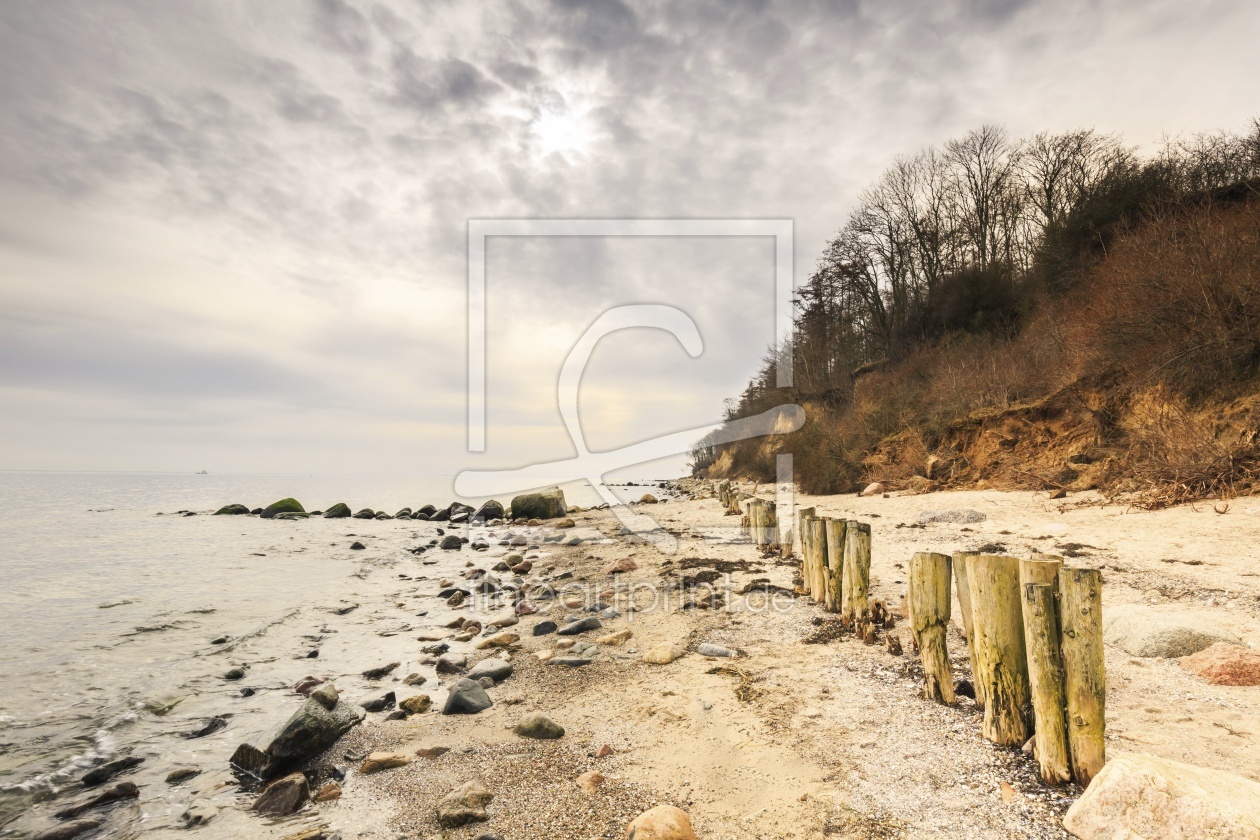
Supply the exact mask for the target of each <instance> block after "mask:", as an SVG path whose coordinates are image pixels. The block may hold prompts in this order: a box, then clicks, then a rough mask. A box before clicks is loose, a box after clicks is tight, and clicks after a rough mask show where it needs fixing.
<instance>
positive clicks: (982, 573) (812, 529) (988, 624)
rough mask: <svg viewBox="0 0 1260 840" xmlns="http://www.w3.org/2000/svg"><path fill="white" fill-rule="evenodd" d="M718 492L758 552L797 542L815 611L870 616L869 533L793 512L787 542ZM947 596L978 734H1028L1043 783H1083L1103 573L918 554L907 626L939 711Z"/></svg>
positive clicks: (1101, 675) (1091, 769)
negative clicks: (978, 712)
mask: <svg viewBox="0 0 1260 840" xmlns="http://www.w3.org/2000/svg"><path fill="white" fill-rule="evenodd" d="M717 493H718V499H719V501H721V503H722V504H723V505H725V506H726V508H727V509H728V511H729V512H731V513H737V514H742V515H743V517H744V519H743V524H744V525H745V526H746V527H747V529H748V533H749V535H750V537H751V538H752V540H753V541H754V543H755V544H756V545H757V546H758V547H759V548H761V549H763V550H767V551H773V550H778V551H780V552H781V553H782V554H783V555H785V556H786V555H789V554H790V553H791V552H792V549H793V542H794V541H795V540H794V537H796V536H797V535H799V543H800V550H801V578H802V580H803V592H804V594H807V595H808V596H809V597H810V598H811V599H812V600H813V601H814V602H815V603H818V604H820V605H822V606H823V607H824V608H825V609H827V610H828V611H830V612H837V613H840V616H841V620H850V621H859V620H862V619H864V618H865V617H866V616H867V615H868V597H869V596H868V590H869V586H870V568H871V527H870V525H869V524H867V523H865V522H859V521H857V520H854V519H840V518H830V517H819V516H816V515H815V512H814V509H813V508H805V509H801V510H797V511H796V516H795V525H796V530H797V535H794V534H792V533H791V532H790V530H789V529H788V528H786V527H783V526H781V524H780V517H779V516H778V515H777V511H776V509H775V503H774V502H771V501H767V500H765V499H758V498H756V497H755V496H752V495H750V494H748V493H743V492H739V491H736V490H735V489H734V488H733V487H732V486H731V485H730V483H729V482H721V483H719V485H718V487H717ZM955 587H956V588H957V594H958V603H959V605H960V607H961V612H962V615H961V616H960V618H961V624H962V628H963V635H964V636H965V637H966V640H967V653H968V657H969V658H970V661H971V672H972V674H973V684H974V688H975V694H976V697H975V699H976V703H977V705H978V706H980V707H981V708H982V709H983V710H984V723H983V733H984V736H985V737H986V738H987V739H989V740H990V741H992V742H994V743H995V744H1000V745H1003V746H1009V747H1019V746H1021V745H1023V744H1024V743H1025V742H1026V741H1027V740H1028V739H1029V737H1030V736H1031V737H1033V738H1034V741H1033V743H1034V745H1035V755H1036V756H1037V761H1038V763H1039V765H1040V770H1041V778H1042V780H1043V781H1045V782H1046V783H1047V784H1060V783H1063V782H1066V781H1069V780H1074V781H1076V782H1077V783H1078V784H1080V785H1082V786H1085V785H1088V784H1089V782H1090V780H1091V779H1092V778H1093V777H1094V776H1095V775H1096V774H1097V773H1098V772H1099V771H1100V770H1101V769H1102V766H1103V762H1104V760H1105V747H1104V739H1105V716H1106V675H1105V672H1104V665H1103V645H1102V573H1101V572H1099V571H1097V570H1094V569H1077V568H1070V567H1065V566H1064V565H1063V558H1061V557H1053V556H1050V555H1046V554H1036V555H1034V556H1033V557H1032V558H1030V559H1028V560H1020V559H1017V558H1015V557H1006V556H997V555H985V554H979V553H977V552H969V551H962V552H958V553H956V554H954V555H953V556H952V557H951V556H950V555H947V554H936V553H932V552H920V553H917V554H915V555H914V557H913V558H912V559H911V561H910V570H909V592H908V594H907V596H906V617H907V618H908V619H909V624H910V632H911V634H912V636H913V638H914V642H915V646H916V647H917V648H918V650H919V655H920V658H921V660H922V663H923V672H924V693H925V695H926V696H927V697H929V698H931V699H935V700H937V701H939V702H942V703H947V704H953V703H954V702H955V697H954V674H953V668H952V666H951V665H950V660H949V649H948V645H947V641H946V626H947V625H948V623H949V620H950V618H951V613H952V604H953V590H954V588H955ZM1029 709H1031V718H1030V716H1029V714H1028V710H1029Z"/></svg>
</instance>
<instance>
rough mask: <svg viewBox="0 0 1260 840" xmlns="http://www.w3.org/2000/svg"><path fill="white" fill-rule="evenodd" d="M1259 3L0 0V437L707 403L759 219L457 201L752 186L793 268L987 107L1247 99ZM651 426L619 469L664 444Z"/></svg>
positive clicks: (162, 441) (1019, 122)
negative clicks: (604, 317) (494, 233)
mask: <svg viewBox="0 0 1260 840" xmlns="http://www.w3.org/2000/svg"><path fill="white" fill-rule="evenodd" d="M1257 31H1260V4H1256V3H1251V2H1246V1H1245V0H1239V1H1238V2H1213V1H1212V0H1205V2H1195V3H1186V2H1183V1H1182V2H1164V1H1163V0H1143V1H1142V2H1123V1H1122V0H1118V1H1117V2H1106V3H1103V2H1086V1H1084V0H1066V1H1065V0H1056V1H1055V2H1020V1H1019V0H976V2H961V0H939V2H933V3H908V2H896V0H892V1H891V2H890V1H889V0H882V2H865V1H864V0H851V1H850V2H833V3H822V2H785V3H771V2H717V1H716V0H715V2H699V1H697V0H689V1H688V2H650V3H622V2H620V0H599V1H598V2H590V3H585V2H576V0H555V2H524V1H523V0H518V1H517V2H504V3H494V2H486V3H481V2H478V3H466V2H436V3H429V2H420V1H419V0H213V2H201V1H200V0H151V2H133V1H131V0H82V1H80V0H5V2H4V3H3V4H0V406H2V409H0V469H62V470H73V469H84V470H172V471H193V470H199V469H203V468H204V469H207V470H209V471H211V472H303V473H398V474H431V475H448V474H452V473H455V472H457V471H459V470H462V469H466V468H475V469H499V468H512V467H517V466H522V465H525V464H530V463H535V462H541V461H551V460H556V459H561V458H566V457H570V456H572V455H573V453H574V445H573V443H572V442H571V441H570V439H569V436H568V433H567V432H566V430H565V428H564V426H563V424H562V422H561V417H560V410H559V407H558V403H557V400H558V397H557V387H556V382H557V375H558V373H559V370H560V366H561V364H562V363H563V361H564V358H565V356H566V355H567V354H568V352H569V350H570V349H571V348H572V347H573V346H574V344H575V342H577V340H578V339H579V338H580V337H581V335H582V334H583V332H584V331H585V330H586V329H587V327H588V326H590V325H591V323H592V322H593V321H594V320H595V319H596V318H597V317H599V315H600V314H601V313H602V312H604V311H606V310H608V309H609V308H611V307H615V306H620V305H625V304H639V303H658V304H667V305H670V306H675V307H678V308H680V309H682V310H683V311H684V312H685V313H687V314H688V315H689V316H690V317H691V319H692V320H693V321H694V322H695V324H696V326H697V328H698V329H699V332H700V334H701V336H702V339H703V343H704V349H703V352H702V353H701V354H700V355H699V356H698V357H695V358H692V357H691V356H690V355H689V354H688V353H687V352H686V351H684V349H683V348H682V347H681V346H680V344H679V342H678V341H677V340H676V339H675V338H673V337H672V336H670V335H669V334H667V333H664V332H661V331H659V330H648V329H636V330H627V331H623V332H619V333H615V334H613V335H610V336H608V337H606V338H604V339H603V341H601V342H600V344H599V346H598V347H597V349H596V351H595V353H594V355H593V357H592V359H591V361H590V364H589V365H588V366H587V368H586V370H585V373H584V376H583V379H582V391H581V396H580V412H581V418H582V430H583V433H584V436H585V439H586V443H587V445H588V446H589V447H590V448H591V449H592V450H605V449H615V448H618V447H622V446H625V445H628V444H631V443H634V442H637V441H642V440H646V439H650V438H653V437H655V436H658V435H662V434H666V433H670V432H676V431H680V430H684V429H689V428H693V427H700V426H704V425H706V424H709V423H712V422H714V421H716V420H718V419H719V418H720V416H721V412H722V410H723V406H724V401H725V400H726V399H728V398H730V397H733V396H736V395H737V394H738V393H739V391H740V390H742V388H743V386H744V384H745V383H746V382H747V380H748V378H749V376H750V375H751V374H752V373H753V372H754V371H755V369H756V368H757V366H758V363H759V361H760V359H761V358H762V357H763V355H764V354H765V353H766V351H767V348H768V347H769V346H770V344H771V343H772V342H773V340H774V297H773V293H774V240H773V239H771V238H768V237H714V238H707V237H706V238H691V239H684V238H673V237H660V238H647V239H626V238H612V237H609V238H589V237H585V238H575V237H537V238H510V239H509V238H492V239H490V240H489V242H488V252H487V258H486V288H487V300H488V304H487V317H486V322H485V331H486V336H487V342H486V357H487V370H486V375H487V411H488V425H487V447H486V451H485V452H482V453H470V452H468V446H467V431H466V413H467V393H466V388H467V371H466V366H467V349H466V344H467V335H468V332H467V331H468V309H467V275H468V264H467V247H468V235H467V232H468V225H469V220H472V219H645V218H646V219H672V218H682V219H788V220H791V221H792V223H793V234H794V237H793V243H794V248H793V250H794V273H795V280H796V281H797V282H800V281H802V280H803V279H804V278H805V277H807V276H808V274H809V271H810V269H811V267H812V265H813V264H814V261H815V260H816V258H817V256H818V254H819V252H820V251H821V249H822V247H823V245H824V243H825V241H826V240H827V238H828V237H829V236H831V235H832V234H834V232H835V230H836V229H837V228H838V227H839V226H840V225H841V224H842V223H843V221H844V217H845V214H846V213H847V212H848V210H849V209H851V208H852V207H853V206H854V204H855V202H856V199H857V196H858V193H859V192H860V191H861V189H862V188H863V187H864V186H866V185H867V184H869V183H870V182H871V181H873V180H874V179H875V178H876V177H877V176H878V175H879V173H880V172H881V171H882V170H883V169H884V168H885V167H886V166H888V165H889V164H890V163H891V162H892V160H893V158H894V156H896V155H897V154H907V153H913V152H914V151H916V150H918V149H920V148H923V147H925V146H928V145H935V144H940V143H942V142H944V141H945V140H947V139H949V138H951V137H955V136H958V135H960V134H963V133H965V132H966V131H968V130H970V129H972V128H975V127H978V126H980V125H982V124H985V123H996V124H1000V125H1004V126H1005V127H1006V128H1007V129H1008V130H1009V131H1010V132H1011V133H1012V134H1013V135H1015V136H1022V135H1028V134H1032V133H1035V132H1037V131H1041V130H1050V131H1059V130H1069V129H1075V128H1096V129H1098V130H1100V131H1104V132H1113V133H1118V134H1121V135H1122V136H1123V138H1124V139H1125V140H1126V141H1127V142H1128V143H1130V144H1132V145H1134V146H1137V147H1140V148H1149V147H1151V146H1152V145H1153V144H1154V143H1156V142H1157V141H1159V139H1160V138H1161V137H1162V136H1164V135H1176V134H1179V133H1190V132H1195V131H1201V130H1213V129H1228V130H1241V129H1243V128H1245V127H1246V125H1247V123H1248V121H1249V120H1250V119H1251V118H1252V117H1254V116H1257V114H1258V112H1260V108H1258V107H1257V105H1256V100H1255V96H1254V93H1255V88H1254V80H1255V79H1256V78H1260V51H1258V50H1256V49H1255V48H1254V36H1255V33H1256V32H1257ZM684 463H685V458H684V457H682V456H679V457H676V458H673V459H669V460H667V461H663V462H657V463H653V464H649V465H644V466H642V467H639V468H637V470H638V471H637V473H636V472H635V471H634V470H631V471H630V473H632V474H638V475H662V474H677V473H678V472H680V471H681V470H682V469H683V467H684Z"/></svg>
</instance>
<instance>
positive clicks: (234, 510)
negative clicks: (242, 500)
mask: <svg viewBox="0 0 1260 840" xmlns="http://www.w3.org/2000/svg"><path fill="white" fill-rule="evenodd" d="M214 515H215V516H248V515H249V508H247V507H245V505H224V506H223V507H221V508H219V509H218V510H216V511H215V512H214Z"/></svg>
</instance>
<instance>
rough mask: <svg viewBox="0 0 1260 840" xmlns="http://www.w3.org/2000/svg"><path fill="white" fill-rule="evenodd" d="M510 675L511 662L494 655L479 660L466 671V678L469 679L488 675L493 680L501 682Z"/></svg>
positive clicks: (477, 678)
mask: <svg viewBox="0 0 1260 840" xmlns="http://www.w3.org/2000/svg"><path fill="white" fill-rule="evenodd" d="M510 676H512V663H511V662H508V661H506V660H503V659H498V658H495V657H491V658H490V659H483V660H481V661H480V662H478V663H477V664H476V665H474V666H473V667H472V670H471V671H469V672H468V679H470V680H479V679H481V678H482V677H489V678H490V679H492V680H494V681H495V682H502V681H503V680H506V679H507V678H508V677H510Z"/></svg>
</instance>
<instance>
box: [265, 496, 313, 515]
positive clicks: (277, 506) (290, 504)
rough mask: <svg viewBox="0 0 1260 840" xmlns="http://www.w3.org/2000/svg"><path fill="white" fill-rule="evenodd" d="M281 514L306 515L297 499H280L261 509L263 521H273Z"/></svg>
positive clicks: (304, 509)
mask: <svg viewBox="0 0 1260 840" xmlns="http://www.w3.org/2000/svg"><path fill="white" fill-rule="evenodd" d="M281 513H306V508H304V507H302V503H301V502H299V501H298V500H297V499H281V500H280V501H278V502H272V503H271V504H269V505H267V506H266V507H265V508H263V512H262V514H261V516H262V518H263V519H275V518H276V515H277V514H281Z"/></svg>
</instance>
